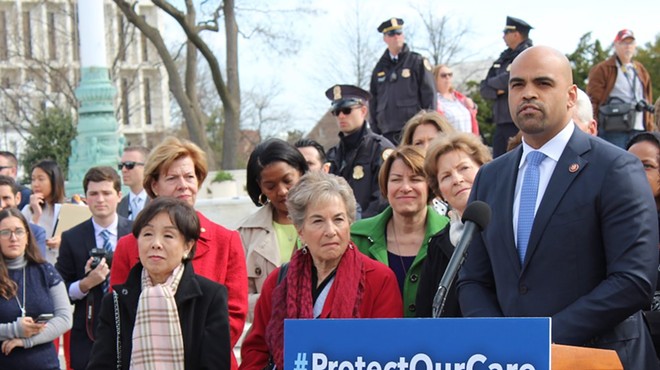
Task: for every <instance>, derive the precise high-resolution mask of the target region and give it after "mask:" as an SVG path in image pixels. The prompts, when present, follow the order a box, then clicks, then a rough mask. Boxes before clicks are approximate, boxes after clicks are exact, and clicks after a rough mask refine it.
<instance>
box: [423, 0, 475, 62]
mask: <svg viewBox="0 0 660 370" xmlns="http://www.w3.org/2000/svg"><path fill="white" fill-rule="evenodd" d="M433 4H434V2H433V1H429V2H428V3H427V4H426V5H427V8H426V9H422V7H421V6H420V7H415V8H414V9H415V10H416V11H417V14H418V15H419V18H420V19H421V20H422V24H423V26H424V31H425V33H426V42H423V43H421V45H417V48H418V50H419V51H420V52H422V54H423V55H425V56H428V57H429V58H430V60H431V62H432V63H433V64H434V65H438V64H446V65H451V64H457V63H460V62H463V61H465V60H466V59H467V58H469V57H470V56H474V55H476V52H472V53H470V54H468V50H470V49H469V48H468V47H467V45H469V43H468V42H466V41H465V38H466V37H467V36H469V31H470V28H469V27H468V26H467V25H465V24H462V23H458V24H456V25H453V23H454V22H453V19H452V17H451V16H449V15H447V14H445V15H443V16H441V17H440V18H438V17H437V16H436V13H437V12H436V11H434V6H433Z"/></svg>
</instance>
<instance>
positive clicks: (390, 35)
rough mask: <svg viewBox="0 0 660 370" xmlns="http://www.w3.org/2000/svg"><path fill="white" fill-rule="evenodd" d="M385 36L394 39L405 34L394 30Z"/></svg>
mask: <svg viewBox="0 0 660 370" xmlns="http://www.w3.org/2000/svg"><path fill="white" fill-rule="evenodd" d="M385 34H386V35H387V36H389V37H394V36H396V35H401V34H403V31H401V30H392V31H387V32H385Z"/></svg>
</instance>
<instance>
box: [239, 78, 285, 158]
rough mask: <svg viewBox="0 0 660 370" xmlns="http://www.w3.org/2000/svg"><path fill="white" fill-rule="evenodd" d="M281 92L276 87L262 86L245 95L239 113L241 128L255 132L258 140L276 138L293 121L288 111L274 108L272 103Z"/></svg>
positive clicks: (272, 85) (271, 85)
mask: <svg viewBox="0 0 660 370" xmlns="http://www.w3.org/2000/svg"><path fill="white" fill-rule="evenodd" d="M281 92H282V89H281V88H280V87H279V86H278V85H275V84H270V85H266V84H263V85H260V86H258V87H257V88H253V89H251V90H250V91H248V92H247V93H245V95H244V98H243V99H242V100H243V102H244V103H245V104H244V105H243V107H242V108H243V110H242V113H241V116H242V117H244V121H245V122H244V125H243V126H244V127H246V128H252V129H254V130H256V131H257V132H258V133H259V138H260V139H267V138H269V137H273V136H278V135H279V134H280V133H282V132H284V131H286V130H285V129H286V126H287V125H290V123H291V121H292V119H293V117H292V116H291V113H290V110H289V109H287V108H276V107H275V104H274V102H273V101H274V99H275V98H276V97H277V96H278V95H280V94H281ZM252 144H254V145H256V144H258V143H252Z"/></svg>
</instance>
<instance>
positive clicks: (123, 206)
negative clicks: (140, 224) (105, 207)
mask: <svg viewBox="0 0 660 370" xmlns="http://www.w3.org/2000/svg"><path fill="white" fill-rule="evenodd" d="M148 155H149V149H147V148H145V147H143V146H129V147H127V148H126V149H124V154H122V156H121V162H120V163H119V166H118V167H119V171H121V177H122V180H123V181H124V185H126V186H128V187H129V189H130V191H129V192H128V194H127V195H126V196H125V197H123V198H122V199H121V202H119V205H118V206H117V214H118V215H120V216H122V217H125V218H127V219H129V220H135V217H137V215H138V213H140V211H142V209H143V208H144V206H146V205H147V203H149V196H148V195H147V192H146V191H145V190H144V186H143V184H142V181H144V163H145V161H146V160H147V156H148Z"/></svg>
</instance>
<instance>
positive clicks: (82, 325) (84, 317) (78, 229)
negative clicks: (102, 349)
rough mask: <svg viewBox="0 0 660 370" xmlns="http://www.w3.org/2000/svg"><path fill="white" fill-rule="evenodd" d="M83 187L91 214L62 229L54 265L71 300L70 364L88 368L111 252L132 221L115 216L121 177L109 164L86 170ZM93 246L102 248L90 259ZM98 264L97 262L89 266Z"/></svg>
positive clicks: (105, 286)
mask: <svg viewBox="0 0 660 370" xmlns="http://www.w3.org/2000/svg"><path fill="white" fill-rule="evenodd" d="M83 189H84V191H85V196H86V197H87V206H88V207H89V210H90V211H91V213H92V217H91V218H90V219H89V220H87V221H85V222H83V223H81V224H79V225H77V226H74V227H73V228H72V229H70V230H67V231H65V232H64V233H62V244H61V246H60V255H59V257H58V259H57V264H56V265H55V267H56V268H57V270H58V271H59V273H60V275H62V278H63V279H64V282H65V283H66V287H67V290H68V292H69V298H70V299H71V302H72V303H73V304H75V311H74V314H73V328H72V329H71V367H72V368H73V369H84V368H86V367H87V361H88V359H89V354H90V351H91V349H92V344H93V343H94V331H95V328H96V325H97V322H98V320H97V317H98V315H99V310H100V308H101V298H102V297H103V295H104V294H105V293H106V291H107V289H108V287H107V281H109V274H110V266H109V265H110V263H111V253H112V251H114V247H115V246H116V245H117V240H118V239H119V238H121V237H122V236H124V235H126V234H128V233H129V232H130V231H131V221H129V220H127V219H126V218H124V217H121V216H118V215H117V204H118V203H119V200H120V199H121V182H120V180H119V175H118V174H117V171H115V170H114V169H113V168H111V167H93V168H91V169H90V170H89V171H87V173H86V174H85V177H84V179H83ZM92 249H96V250H97V251H101V252H105V257H99V258H97V259H96V261H94V257H92V256H90V252H91V251H92ZM93 264H97V266H95V267H94V266H93Z"/></svg>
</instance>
